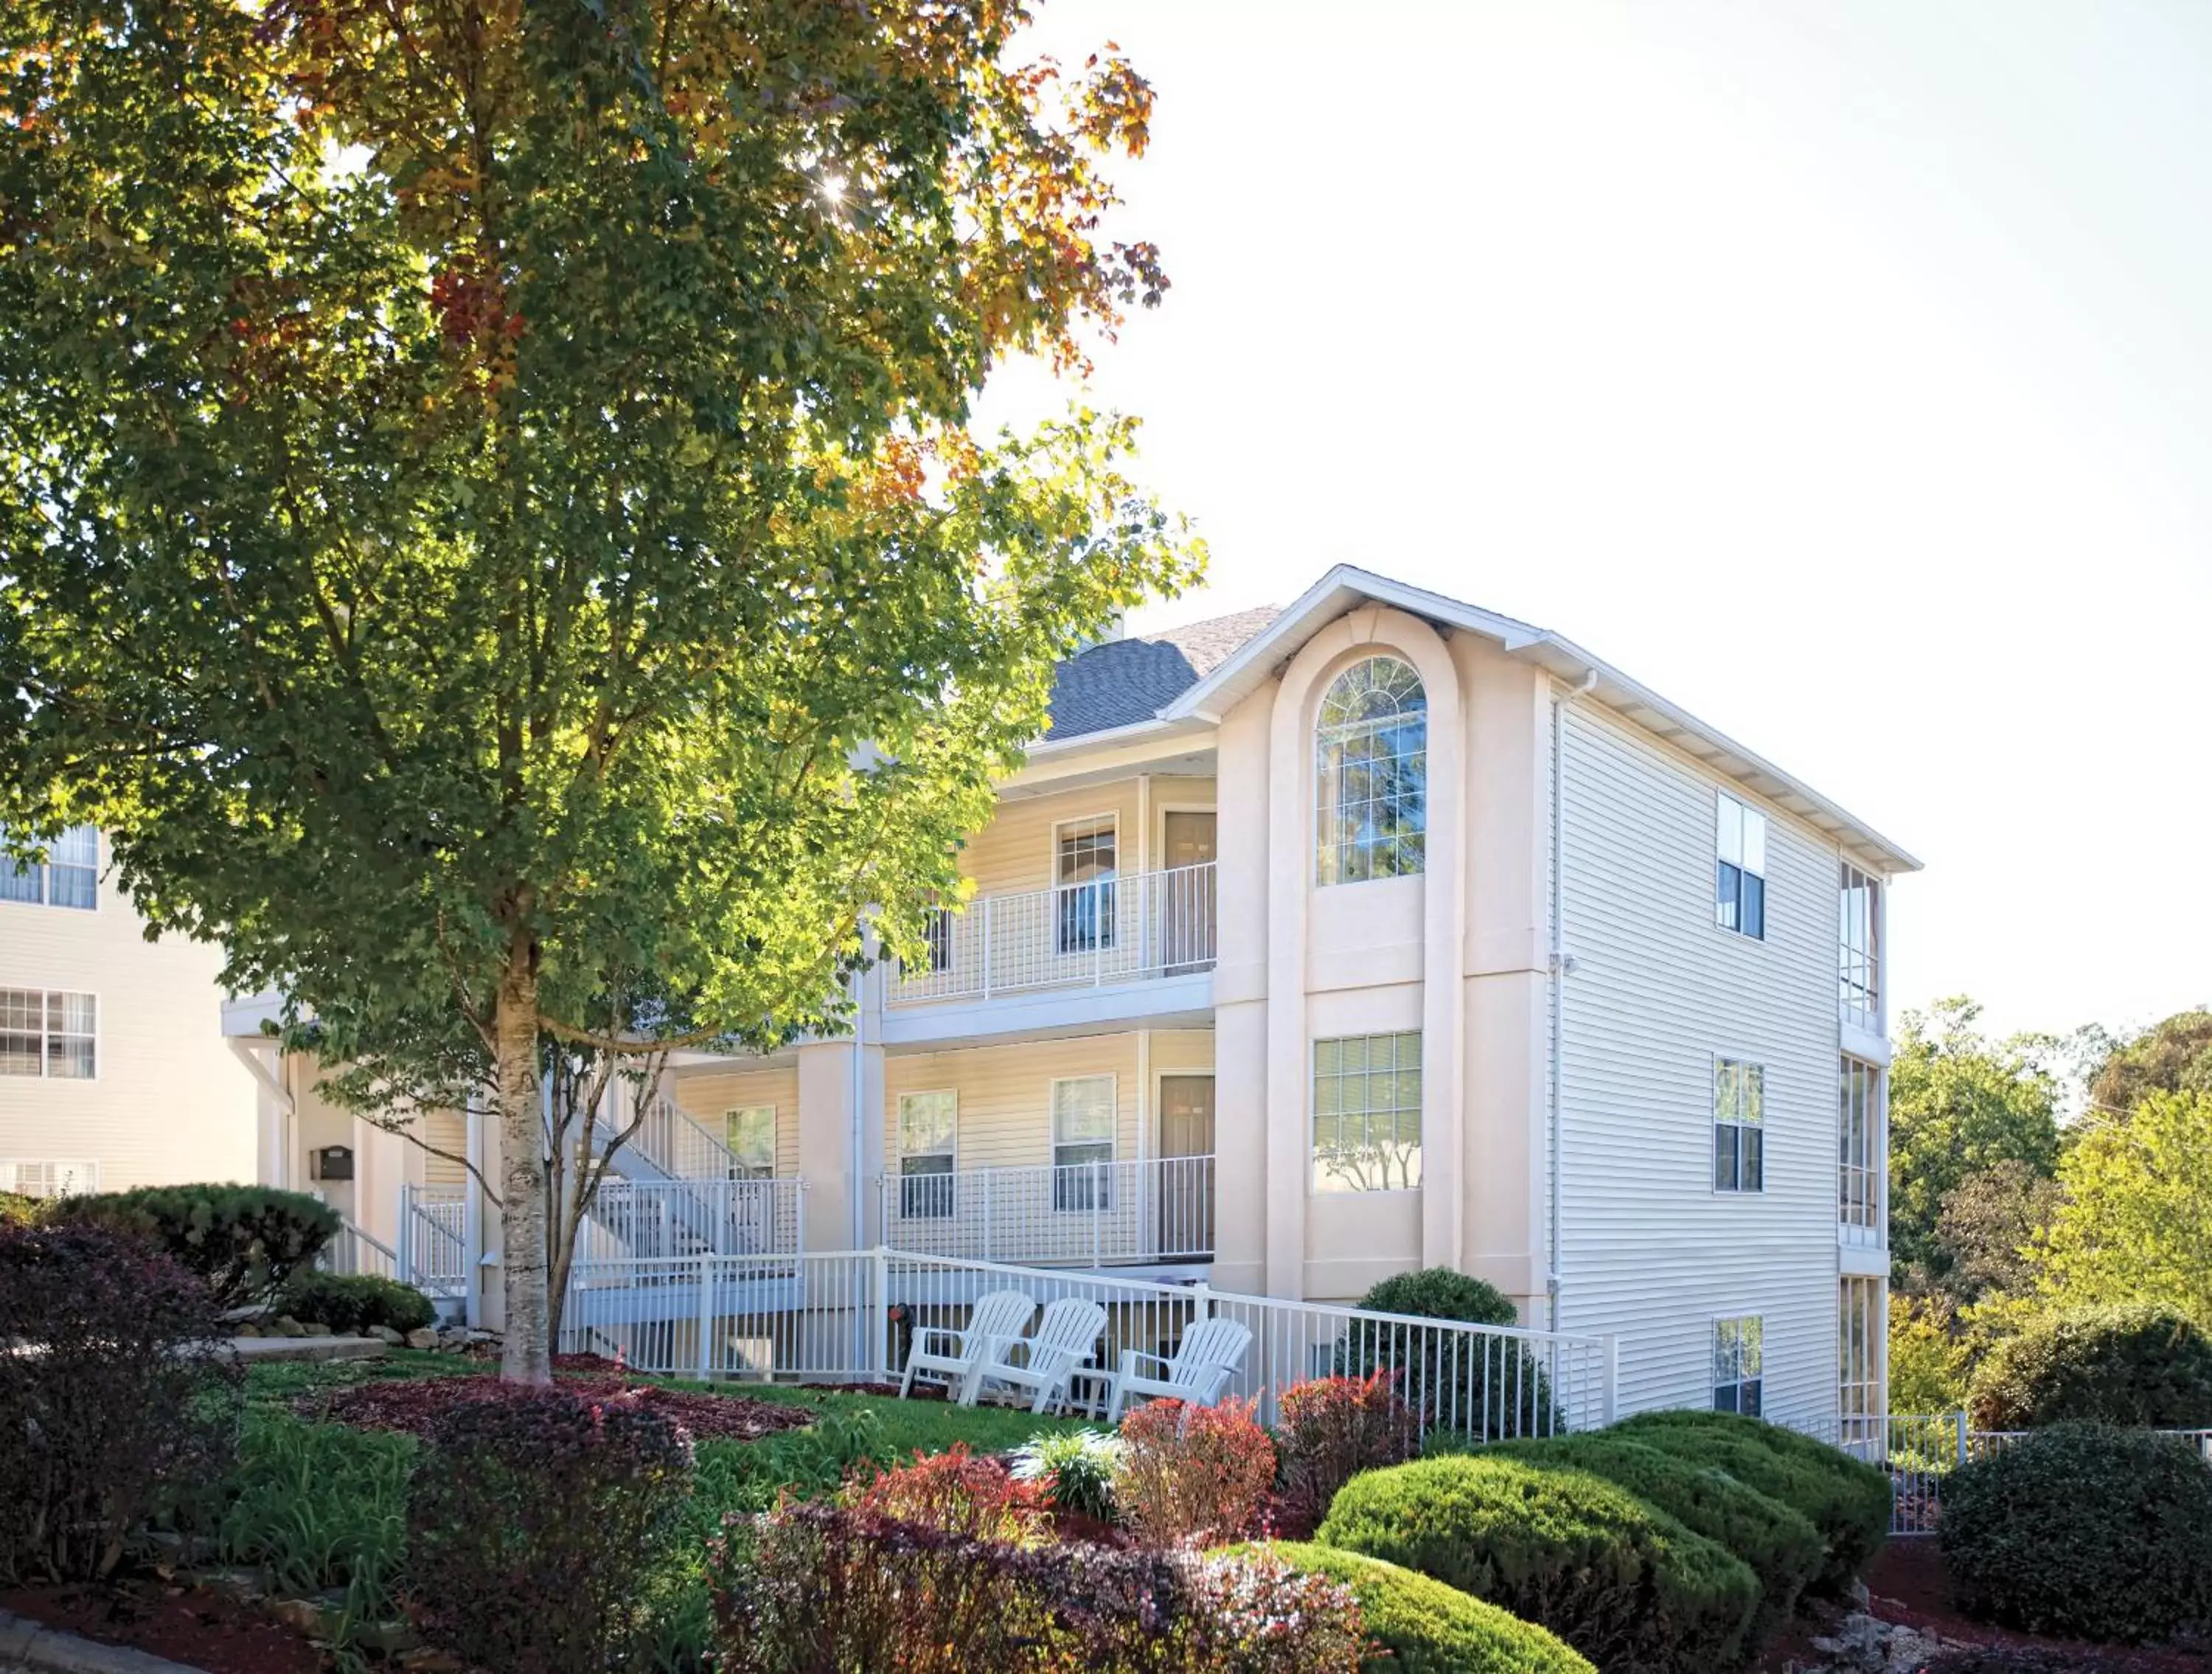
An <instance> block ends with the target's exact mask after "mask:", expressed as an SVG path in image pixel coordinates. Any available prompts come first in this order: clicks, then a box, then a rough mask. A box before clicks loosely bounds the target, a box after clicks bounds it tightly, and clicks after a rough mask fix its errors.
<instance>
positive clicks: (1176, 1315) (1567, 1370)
mask: <svg viewBox="0 0 2212 1674" xmlns="http://www.w3.org/2000/svg"><path fill="white" fill-rule="evenodd" d="M1007 1289H1017V1290H1021V1291H1024V1292H1026V1293H1027V1294H1029V1296H1030V1298H1031V1299H1032V1300H1034V1301H1035V1302H1036V1303H1037V1304H1038V1306H1043V1305H1045V1304H1047V1303H1049V1302H1052V1301H1054V1300H1058V1299H1060V1298H1061V1297H1064V1296H1079V1297H1084V1298H1087V1299H1089V1300H1093V1301H1095V1302H1097V1303H1098V1304H1099V1305H1100V1306H1102V1307H1103V1308H1104V1309H1105V1311H1106V1315H1107V1325H1106V1329H1105V1331H1104V1332H1103V1335H1102V1336H1101V1337H1100V1338H1099V1340H1098V1342H1097V1345H1096V1346H1095V1348H1094V1349H1093V1351H1092V1354H1091V1360H1090V1361H1089V1363H1088V1369H1089V1370H1090V1371H1091V1372H1094V1373H1103V1372H1105V1371H1108V1370H1110V1369H1111V1368H1112V1367H1114V1366H1115V1364H1116V1363H1117V1361H1118V1359H1119V1356H1120V1354H1121V1350H1122V1349H1124V1348H1135V1349H1139V1350H1141V1351H1142V1352H1145V1353H1146V1354H1172V1353H1173V1352H1174V1349H1175V1347H1176V1344H1177V1342H1180V1341H1181V1339H1182V1334H1183V1332H1184V1331H1185V1330H1188V1327H1189V1326H1190V1324H1191V1323H1192V1322H1193V1321H1194V1320H1196V1319H1199V1318H1205V1317H1207V1316H1216V1317H1219V1318H1229V1319H1234V1320H1236V1321H1237V1322H1238V1323H1239V1324H1243V1326H1244V1327H1245V1328H1246V1329H1247V1330H1249V1331H1250V1332H1251V1333H1252V1345H1251V1348H1250V1349H1249V1352H1248V1354H1247V1355H1246V1357H1245V1361H1244V1364H1243V1368H1242V1370H1241V1372H1240V1373H1239V1375H1238V1377H1237V1379H1236V1381H1235V1382H1234V1383H1233V1384H1232V1385H1231V1393H1233V1394H1237V1395H1240V1396H1248V1397H1252V1398H1253V1399H1255V1401H1256V1402H1257V1403H1258V1404H1259V1409H1260V1416H1261V1420H1262V1421H1273V1418H1274V1416H1275V1407H1276V1402H1277V1399H1278V1398H1279V1396H1280V1395H1281V1393H1282V1391H1284V1390H1285V1389H1287V1388H1289V1387H1290V1386H1291V1385H1293V1384H1298V1383H1303V1382H1304V1381H1306V1380H1307V1379H1311V1378H1316V1377H1322V1376H1327V1375H1328V1374H1330V1373H1367V1372H1376V1371H1387V1372H1390V1373H1395V1375H1396V1376H1397V1378H1398V1380H1399V1387H1400V1391H1401V1394H1403V1395H1404V1396H1405V1397H1406V1398H1407V1401H1408V1402H1409V1403H1411V1404H1412V1405H1413V1408H1414V1409H1415V1410H1416V1412H1417V1413H1418V1414H1419V1417H1420V1421H1421V1427H1422V1429H1423V1431H1424V1433H1427V1432H1431V1431H1448V1432H1460V1433H1464V1434H1468V1435H1470V1436H1474V1437H1479V1438H1496V1437H1501V1436H1522V1435H1545V1434H1553V1433H1555V1432H1558V1431H1562V1430H1577V1429H1589V1428H1594V1427H1597V1426H1599V1425H1601V1424H1605V1423H1607V1422H1609V1421H1611V1419H1612V1417H1613V1399H1614V1393H1613V1391H1614V1385H1615V1381H1616V1364H1615V1359H1614V1344H1613V1339H1611V1338H1609V1337H1595V1336H1567V1335H1564V1334H1561V1333H1557V1332H1548V1331H1530V1330H1519V1329H1516V1328H1513V1327H1508V1326H1489V1325H1464V1324H1455V1323H1451V1322H1447V1321H1441V1320H1433V1319H1413V1318H1403V1317H1400V1316H1395V1315H1389V1314H1379V1313H1374V1312H1367V1311H1364V1310H1362V1309H1358V1308H1345V1307H1333V1306H1327V1305H1325V1304H1321V1303H1314V1302H1295V1301H1287V1300H1281V1299H1279V1298H1273V1297H1261V1296H1243V1295H1237V1294H1227V1293H1223V1292H1219V1291H1215V1290H1212V1289H1210V1288H1209V1287H1206V1286H1205V1285H1202V1284H1200V1285H1188V1286H1183V1285H1162V1284H1153V1283H1149V1282H1146V1281H1139V1280H1133V1279H1120V1278H1115V1277H1113V1276H1111V1275H1098V1274H1087V1273H1071V1272H1060V1271H1052V1270H1048V1269H1038V1268H1024V1267H1017V1266H1010V1265H1000V1264H998V1263H987V1262H975V1261H957V1260H951V1259H946V1258H941V1257H928V1256H920V1255H915V1254H913V1253H910V1252H904V1251H894V1250H890V1249H877V1250H872V1251H842V1252H836V1253H827V1254H809V1255H803V1256H790V1257H759V1258H753V1257H722V1256H691V1257H678V1258H669V1259H662V1260H643V1259H635V1258H633V1259H628V1260H619V1261H593V1262H581V1263H578V1264H577V1266H576V1268H575V1269H574V1273H573V1275H572V1276H571V1282H570V1286H569V1289H568V1296H567V1298H566V1300H565V1302H564V1306H563V1315H562V1342H561V1347H562V1349H563V1351H565V1352H570V1353H575V1352H585V1351H589V1352H597V1353H599V1354H614V1353H615V1352H616V1351H617V1349H619V1350H621V1351H622V1352H623V1355H624V1356H625V1358H626V1359H627V1360H628V1361H629V1364H630V1365H632V1366H634V1367H638V1368H639V1369H640V1370H641V1371H648V1372H661V1373H677V1374H682V1375H686V1376H691V1377H701V1378H748V1377H751V1378H774V1379H790V1380H794V1381H806V1382H816V1383H825V1382H826V1383H848V1382H849V1383H879V1382H888V1381H890V1380H891V1379H894V1378H895V1377H896V1376H897V1374H898V1373H899V1372H900V1370H901V1369H902V1367H903V1366H904V1364H905V1359H906V1350H907V1345H908V1342H910V1341H911V1339H912V1334H913V1333H914V1332H915V1330H919V1329H921V1328H922V1327H925V1326H939V1325H947V1326H957V1325H959V1324H962V1323H963V1321H964V1320H965V1319H966V1318H967V1315H968V1312H969V1309H970V1308H971V1307H972V1306H974V1304H975V1300H976V1299H977V1298H978V1297H979V1296H981V1295H983V1294H986V1293H987V1292H990V1291H995V1290H1007ZM1099 1392H1100V1380H1099V1379H1094V1378H1088V1377H1083V1376H1080V1375H1079V1379H1078V1383H1077V1387H1076V1390H1075V1391H1074V1393H1075V1395H1076V1397H1077V1398H1078V1400H1079V1401H1081V1400H1083V1399H1085V1398H1086V1397H1090V1396H1093V1395H1096V1394H1097V1393H1099Z"/></svg>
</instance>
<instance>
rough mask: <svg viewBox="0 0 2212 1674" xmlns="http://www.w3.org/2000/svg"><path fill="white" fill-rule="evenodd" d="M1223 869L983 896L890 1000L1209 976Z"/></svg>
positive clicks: (951, 918)
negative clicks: (1217, 880) (1217, 882)
mask: <svg viewBox="0 0 2212 1674" xmlns="http://www.w3.org/2000/svg"><path fill="white" fill-rule="evenodd" d="M1214 908H1215V893H1214V865H1213V862H1212V861H1206V863H1205V864H1204V865H1201V866H1179V867H1174V868H1172V869H1170V870H1169V871H1165V872H1139V873H1134V874H1131V875H1129V876H1127V877H1121V878H1108V879H1103V880H1099V881H1097V882H1096V883H1087V884H1069V885H1065V886H1060V887H1058V888H1054V889H1039V890H1031V891H1030V892H1027V893H1025V894H1018V895H985V896H979V897H978V898H976V899H975V900H974V901H971V902H969V904H968V906H967V908H966V910H964V911H957V912H954V911H947V912H945V913H943V914H941V915H939V917H938V918H937V919H936V920H935V921H934V922H933V925H932V928H931V934H930V943H931V954H930V959H929V963H928V965H927V966H914V967H905V966H902V967H901V969H900V971H899V972H898V977H897V980H896V982H895V983H892V985H891V991H890V1002H891V1003H892V1004H893V1005H904V1004H910V1003H913V1002H915V1001H923V1000H951V999H985V998H988V997H989V996H990V995H994V994H1010V993H1013V992H1016V991H1018V990H1020V989H1044V988H1075V987H1085V986H1090V985H1093V984H1097V983H1118V982H1129V981H1133V980H1135V979H1137V978H1139V977H1176V976H1182V975H1183V974H1185V973H1186V972H1189V971H1208V970H1211V969H1212V966H1213V962H1214V958H1215V954H1216V947H1215V929H1214V924H1215V912H1214Z"/></svg>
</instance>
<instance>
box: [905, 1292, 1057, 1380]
mask: <svg viewBox="0 0 2212 1674" xmlns="http://www.w3.org/2000/svg"><path fill="white" fill-rule="evenodd" d="M1035 1312H1036V1303H1035V1302H1034V1301H1032V1300H1030V1296H1029V1293H1028V1292H1026V1291H1020V1290H994V1291H993V1292H991V1293H990V1294H988V1295H986V1296H980V1297H978V1298H976V1299H975V1306H974V1307H973V1308H971V1309H969V1312H968V1326H967V1329H966V1330H959V1331H956V1330H953V1329H952V1328H951V1327H950V1326H948V1325H925V1326H922V1327H921V1329H919V1330H916V1331H915V1334H914V1342H913V1344H912V1346H910V1347H909V1348H908V1350H907V1355H906V1376H905V1377H904V1378H903V1379H901V1380H900V1383H899V1394H900V1395H901V1396H902V1397H903V1396H907V1395H911V1394H912V1393H913V1392H914V1378H915V1373H917V1372H925V1373H931V1374H932V1375H933V1376H935V1377H939V1378H942V1379H944V1380H945V1382H946V1383H947V1384H949V1385H951V1391H950V1392H951V1394H952V1395H953V1396H954V1397H957V1399H959V1400H960V1401H962V1402H963V1403H966V1404H967V1405H969V1406H973V1405H974V1404H975V1373H976V1369H977V1368H978V1367H981V1365H982V1363H983V1361H984V1360H985V1359H986V1358H987V1356H988V1355H989V1354H990V1353H991V1352H992V1351H991V1345H992V1344H993V1343H994V1342H998V1341H999V1340H1000V1338H1003V1337H1018V1336H1020V1335H1021V1334H1022V1332H1023V1331H1024V1330H1025V1329H1027V1327H1028V1325H1029V1323H1030V1315H1031V1314H1033V1313H1035Z"/></svg>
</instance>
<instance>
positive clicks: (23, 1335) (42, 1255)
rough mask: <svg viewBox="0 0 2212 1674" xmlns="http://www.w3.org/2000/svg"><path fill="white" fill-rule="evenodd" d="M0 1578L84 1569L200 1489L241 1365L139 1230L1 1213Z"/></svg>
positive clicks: (221, 1459) (225, 1424) (222, 1438)
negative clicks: (18, 1219) (4, 1222)
mask: <svg viewBox="0 0 2212 1674" xmlns="http://www.w3.org/2000/svg"><path fill="white" fill-rule="evenodd" d="M0 1345H5V1347H4V1348H0V1580H9V1581H24V1580H34V1579H43V1580H60V1581H70V1580H98V1579H100V1578H101V1577H104V1576H106V1575H107V1574H110V1573H111V1572H112V1570H113V1569H114V1568H115V1566H116V1565H117V1563H118V1562H119V1561H121V1559H122V1556H123V1553H124V1546H125V1541H126V1540H127V1539H128V1538H129V1537H130V1536H131V1533H132V1531H134V1530H135V1529H136V1528H137V1525H139V1524H140V1523H141V1522H142V1521H143V1519H145V1518H146V1517H147V1516H148V1515H149V1514H150V1513H152V1512H154V1511H155V1508H156V1507H157V1506H159V1505H160V1504H161V1502H162V1501H164V1500H165V1499H167V1498H171V1497H179V1498H185V1497H190V1496H191V1495H193V1494H199V1493H204V1492H205V1490H206V1486H207V1484H208V1483H210V1482H212V1481H213V1480H214V1479H215V1478H216V1476H217V1475H219V1474H220V1472H221V1470H222V1467H223V1464H224V1463H225V1461H226V1458H227V1457H228V1451H229V1447H230V1445H231V1443H232V1441H233V1440H234V1438H235V1435H236V1431H237V1417H238V1409H239V1407H238V1403H239V1396H240V1391H241V1390H242V1387H243V1380H242V1379H241V1378H240V1375H239V1373H238V1371H237V1369H236V1367H234V1366H233V1365H232V1364H231V1363H230V1362H229V1361H228V1360H227V1359H225V1358H224V1356H223V1354H222V1330H221V1324H220V1320H219V1318H218V1317H217V1313H216V1306H215V1302H214V1299H213V1298H212V1297H211V1296H210V1295H209V1294H208V1290H207V1287H206V1286H204V1285H203V1284H201V1283H200V1282H199V1281H198V1280H197V1279H196V1278H195V1277H194V1276H193V1275H191V1274H190V1273H187V1272H186V1271H185V1269H183V1268H182V1267H179V1265H178V1264H177V1263H175V1262H173V1261H172V1260H170V1259H169V1257H167V1256H165V1255H163V1254H162V1253H161V1251H159V1250H157V1249H155V1247H154V1246H153V1245H150V1244H148V1243H147V1242H146V1241H145V1240H143V1239H137V1238H133V1237H131V1236H129V1235H127V1234H125V1233H116V1232H113V1231H111V1230H108V1229H106V1228H104V1227H82V1226H58V1227H0Z"/></svg>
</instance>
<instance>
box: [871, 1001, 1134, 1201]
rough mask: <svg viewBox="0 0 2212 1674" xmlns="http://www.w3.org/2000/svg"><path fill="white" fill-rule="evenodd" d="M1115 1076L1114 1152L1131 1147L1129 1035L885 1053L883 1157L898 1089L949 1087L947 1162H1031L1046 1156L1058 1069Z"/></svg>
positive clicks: (894, 1148)
mask: <svg viewBox="0 0 2212 1674" xmlns="http://www.w3.org/2000/svg"><path fill="white" fill-rule="evenodd" d="M1102 1074H1111V1075H1112V1076H1113V1077H1114V1078H1115V1085H1114V1092H1115V1104H1116V1106H1117V1108H1118V1120H1117V1122H1116V1123H1115V1156H1116V1157H1117V1158H1121V1157H1133V1156H1135V1155H1136V1154H1137V1112H1138V1108H1139V1103H1138V1088H1137V1037H1136V1036H1135V1035H1133V1034H1121V1035H1091V1036H1085V1037H1084V1038H1080V1039H1077V1040H1039V1041H1024V1042H1022V1043H1021V1044H1018V1045H1012V1046H988V1047H971V1048H968V1049H966V1050H961V1051H957V1052H927V1053H920V1054H916V1055H915V1056H901V1057H895V1058H891V1059H890V1060H889V1061H888V1062H886V1063H885V1065H884V1160H885V1162H886V1164H887V1166H890V1167H891V1168H893V1169H896V1167H897V1166H898V1154H899V1150H898V1100H899V1095H900V1094H901V1093H927V1092H932V1091H935V1090H937V1089H940V1088H944V1087H950V1088H951V1089H952V1090H953V1092H954V1093H957V1095H958V1097H959V1111H958V1118H957V1121H958V1126H957V1141H958V1146H959V1152H958V1155H957V1158H956V1160H955V1162H954V1166H955V1167H957V1168H961V1169H969V1168H1034V1167H1043V1166H1048V1165H1049V1164H1050V1163H1051V1161H1052V1083H1053V1081H1054V1079H1055V1078H1056V1077H1060V1076H1066V1075H1102Z"/></svg>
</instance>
